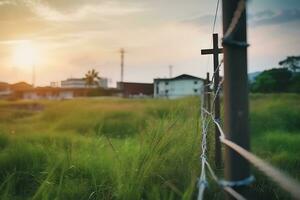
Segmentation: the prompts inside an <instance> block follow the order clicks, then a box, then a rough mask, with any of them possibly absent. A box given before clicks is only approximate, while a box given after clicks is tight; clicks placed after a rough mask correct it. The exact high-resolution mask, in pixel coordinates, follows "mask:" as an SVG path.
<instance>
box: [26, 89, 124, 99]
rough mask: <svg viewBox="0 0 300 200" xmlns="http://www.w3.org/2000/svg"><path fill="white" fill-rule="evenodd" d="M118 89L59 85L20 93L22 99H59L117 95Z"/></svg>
mask: <svg viewBox="0 0 300 200" xmlns="http://www.w3.org/2000/svg"><path fill="white" fill-rule="evenodd" d="M118 93H120V90H117V89H114V88H109V89H104V88H59V87H37V88H34V89H31V90H25V91H23V92H22V93H21V98H23V99H36V100H37V99H47V100H61V99H73V98H77V97H99V96H117V94H118Z"/></svg>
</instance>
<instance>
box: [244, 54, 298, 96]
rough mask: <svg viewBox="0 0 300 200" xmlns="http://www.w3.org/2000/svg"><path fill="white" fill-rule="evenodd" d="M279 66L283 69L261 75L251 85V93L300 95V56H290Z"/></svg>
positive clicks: (268, 71) (264, 72) (266, 71)
mask: <svg viewBox="0 0 300 200" xmlns="http://www.w3.org/2000/svg"><path fill="white" fill-rule="evenodd" d="M278 64H279V65H280V66H282V67H281V68H273V69H269V70H265V71H263V72H262V73H260V74H259V75H258V76H257V77H256V78H255V79H254V81H253V82H251V83H250V91H251V92H254V93H280V92H291V93H300V70H299V69H300V56H289V57H287V58H286V59H284V60H282V61H280V62H279V63H278Z"/></svg>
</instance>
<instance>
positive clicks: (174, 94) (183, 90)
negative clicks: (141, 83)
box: [154, 79, 204, 99]
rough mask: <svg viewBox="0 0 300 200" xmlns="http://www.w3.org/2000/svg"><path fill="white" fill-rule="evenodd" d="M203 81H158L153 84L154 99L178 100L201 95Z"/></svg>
mask: <svg viewBox="0 0 300 200" xmlns="http://www.w3.org/2000/svg"><path fill="white" fill-rule="evenodd" d="M203 84H204V83H203V81H201V80H197V79H194V80H193V79H188V80H186V79H183V80H158V81H155V83H154V97H155V98H170V99H174V98H180V97H186V96H195V95H200V94H201V93H202V88H203Z"/></svg>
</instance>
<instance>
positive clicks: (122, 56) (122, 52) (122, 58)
mask: <svg viewBox="0 0 300 200" xmlns="http://www.w3.org/2000/svg"><path fill="white" fill-rule="evenodd" d="M120 53H121V82H123V81H124V54H125V50H124V49H123V48H122V49H121V50H120Z"/></svg>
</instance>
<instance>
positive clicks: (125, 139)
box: [0, 94, 300, 200]
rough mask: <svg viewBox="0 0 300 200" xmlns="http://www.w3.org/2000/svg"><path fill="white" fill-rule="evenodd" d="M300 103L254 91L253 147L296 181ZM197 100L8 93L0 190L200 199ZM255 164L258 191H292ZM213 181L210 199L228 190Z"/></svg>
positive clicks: (35, 195)
mask: <svg viewBox="0 0 300 200" xmlns="http://www.w3.org/2000/svg"><path fill="white" fill-rule="evenodd" d="M299 102H300V95H294V94H277V95H272V94H270V95H260V94H256V95H253V96H251V115H250V121H251V133H252V150H253V152H254V153H256V154H257V155H259V156H261V157H262V158H264V159H266V160H268V161H270V162H271V163H272V164H274V165H275V166H278V167H279V168H281V169H283V170H284V171H286V172H287V173H289V174H291V175H292V176H293V177H295V178H297V179H298V180H300V173H299V169H300V157H299V153H300V146H299V143H300V123H299V122H300V104H299ZM199 105H200V101H199V99H198V98H185V99H180V100H126V99H77V100H70V101H34V102H33V101H14V102H7V101H0V199H4V200H5V199H7V200H23V199H36V200H39V199H42V200H46V199H57V200H59V199H61V200H71V199H76V200H80V199H82V200H96V199H126V200H134V199H170V200H171V199H195V198H196V194H197V184H196V183H197V177H198V176H199V173H200V171H199V170H200V169H199V166H200V162H199V155H200V144H201V129H200V125H201V122H200V121H199V120H200V118H199V109H200V108H199ZM209 137H211V138H210V139H209V140H210V141H211V142H210V143H209V150H210V151H211V152H213V140H212V138H213V135H210V136H209ZM209 158H210V159H211V162H212V163H213V154H212V153H210V154H209ZM253 171H254V175H255V177H256V179H257V181H256V182H255V184H253V186H251V187H252V189H253V191H254V192H255V193H256V195H258V197H259V198H260V199H289V198H290V197H289V195H288V194H286V193H285V192H284V191H281V190H280V189H278V188H277V187H276V185H275V184H274V183H272V182H271V181H270V180H269V179H267V178H266V177H265V176H263V175H262V174H260V173H259V172H257V171H256V170H253ZM219 174H220V176H222V174H223V173H222V171H219ZM210 186H211V187H209V189H208V191H209V192H208V193H207V194H206V195H207V197H208V199H222V197H223V195H222V193H221V192H220V191H221V190H220V189H219V188H218V186H217V185H215V184H213V183H212V184H210ZM216 191H218V192H216Z"/></svg>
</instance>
